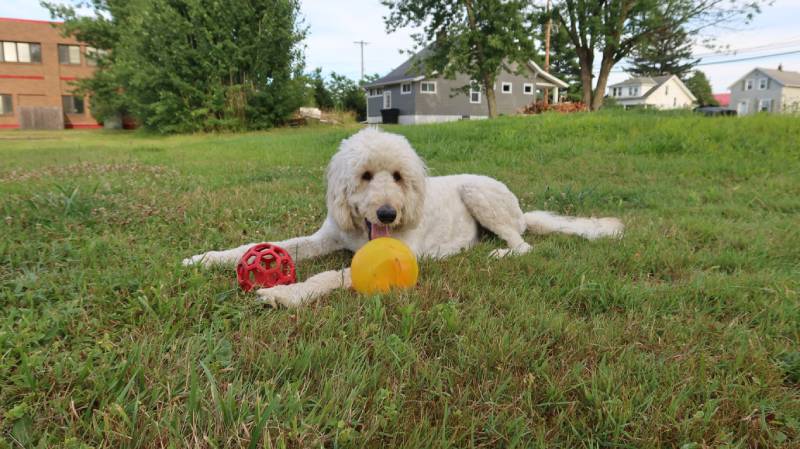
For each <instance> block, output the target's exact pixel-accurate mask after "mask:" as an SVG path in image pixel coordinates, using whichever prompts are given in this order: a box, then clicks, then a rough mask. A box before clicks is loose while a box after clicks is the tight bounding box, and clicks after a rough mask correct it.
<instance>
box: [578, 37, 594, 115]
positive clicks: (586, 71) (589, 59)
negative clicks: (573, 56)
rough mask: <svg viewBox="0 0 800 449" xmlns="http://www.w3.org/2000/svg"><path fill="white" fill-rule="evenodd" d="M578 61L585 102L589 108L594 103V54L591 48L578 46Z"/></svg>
mask: <svg viewBox="0 0 800 449" xmlns="http://www.w3.org/2000/svg"><path fill="white" fill-rule="evenodd" d="M575 53H577V54H578V62H579V63H580V65H581V87H582V88H583V104H585V105H586V107H587V108H590V107H591V105H592V64H594V54H593V53H592V51H591V49H589V50H587V49H584V48H576V49H575Z"/></svg>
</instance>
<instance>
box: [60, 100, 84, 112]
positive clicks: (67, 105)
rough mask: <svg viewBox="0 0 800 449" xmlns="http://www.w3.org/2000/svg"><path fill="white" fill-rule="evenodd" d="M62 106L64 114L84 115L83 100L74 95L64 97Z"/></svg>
mask: <svg viewBox="0 0 800 449" xmlns="http://www.w3.org/2000/svg"><path fill="white" fill-rule="evenodd" d="M61 105H62V107H63V108H64V114H83V98H81V97H76V96H74V95H62V96H61Z"/></svg>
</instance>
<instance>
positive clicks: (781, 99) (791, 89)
mask: <svg viewBox="0 0 800 449" xmlns="http://www.w3.org/2000/svg"><path fill="white" fill-rule="evenodd" d="M730 90H731V103H730V106H729V107H730V108H731V109H736V111H737V112H738V113H739V115H750V114H755V113H758V112H777V113H790V114H791V113H794V114H797V113H800V73H798V72H789V71H785V70H783V69H782V68H780V67H779V68H778V69H777V70H775V69H763V68H756V69H753V70H751V71H750V72H748V73H747V75H745V76H743V77H741V78H739V79H738V80H737V81H736V82H735V83H733V84H732V85H731V86H730Z"/></svg>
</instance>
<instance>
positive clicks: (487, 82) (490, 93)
mask: <svg viewBox="0 0 800 449" xmlns="http://www.w3.org/2000/svg"><path fill="white" fill-rule="evenodd" d="M483 90H484V92H486V104H488V105H489V118H495V117H497V99H496V98H495V96H494V80H491V79H489V77H488V76H486V77H484V78H483Z"/></svg>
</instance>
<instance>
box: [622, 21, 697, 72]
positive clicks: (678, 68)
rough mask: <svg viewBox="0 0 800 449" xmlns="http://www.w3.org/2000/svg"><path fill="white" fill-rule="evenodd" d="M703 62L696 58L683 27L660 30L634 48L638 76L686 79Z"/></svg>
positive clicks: (634, 68)
mask: <svg viewBox="0 0 800 449" xmlns="http://www.w3.org/2000/svg"><path fill="white" fill-rule="evenodd" d="M698 62H700V59H694V58H692V40H691V39H689V35H688V34H687V33H686V30H684V29H683V27H679V28H677V29H675V30H660V31H658V32H656V33H653V35H652V36H650V38H648V39H647V40H645V41H643V42H642V43H640V44H639V45H637V46H636V47H634V49H633V52H632V53H631V66H630V67H629V68H627V69H626V71H627V72H628V73H630V74H632V75H635V76H659V75H678V77H679V78H684V77H685V76H686V74H687V73H689V72H690V71H691V70H692V68H693V67H694V66H695V65H697V63H698Z"/></svg>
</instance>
